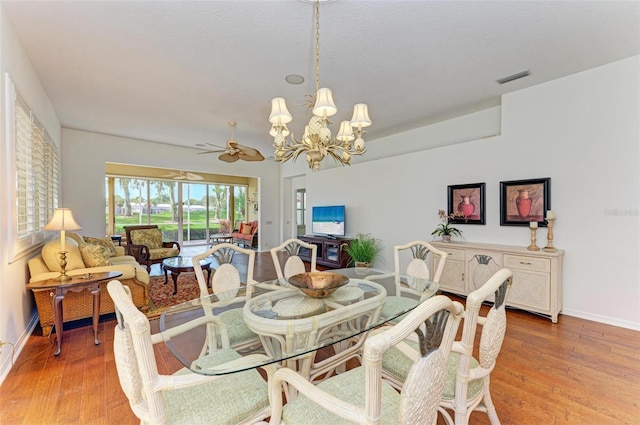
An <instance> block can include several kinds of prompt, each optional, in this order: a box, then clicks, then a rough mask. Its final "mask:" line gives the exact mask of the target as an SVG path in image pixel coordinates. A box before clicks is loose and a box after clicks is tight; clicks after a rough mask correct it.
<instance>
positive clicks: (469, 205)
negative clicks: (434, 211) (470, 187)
mask: <svg viewBox="0 0 640 425" xmlns="http://www.w3.org/2000/svg"><path fill="white" fill-rule="evenodd" d="M461 198H462V201H460V203H459V204H458V211H460V212H461V213H464V215H465V216H466V217H471V214H473V212H474V211H475V210H476V206H475V205H474V204H473V202H471V196H470V195H461Z"/></svg>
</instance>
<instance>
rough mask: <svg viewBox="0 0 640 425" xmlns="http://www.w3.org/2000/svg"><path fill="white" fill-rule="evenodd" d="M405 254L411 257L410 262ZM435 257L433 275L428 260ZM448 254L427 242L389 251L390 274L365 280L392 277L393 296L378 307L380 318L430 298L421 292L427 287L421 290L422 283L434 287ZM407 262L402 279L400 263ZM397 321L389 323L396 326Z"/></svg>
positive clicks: (408, 244)
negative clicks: (431, 284) (392, 266)
mask: <svg viewBox="0 0 640 425" xmlns="http://www.w3.org/2000/svg"><path fill="white" fill-rule="evenodd" d="M407 254H411V258H406V257H408V255H407ZM430 255H431V256H436V258H438V263H437V266H436V269H435V272H434V273H433V274H431V272H430V270H429V256H430ZM448 255H449V254H448V253H447V252H445V251H442V250H439V249H437V248H436V247H434V246H433V245H431V244H430V243H428V242H423V241H413V242H409V243H407V244H405V245H397V246H394V247H393V259H394V272H392V273H385V274H380V275H372V276H367V277H366V278H365V279H367V280H372V281H375V280H383V279H388V278H389V277H393V279H394V285H395V293H394V295H392V296H387V300H386V301H385V303H384V306H383V307H382V311H381V312H380V317H385V318H386V317H391V316H392V315H394V314H395V312H397V311H402V310H406V309H407V308H409V307H411V306H414V305H416V304H418V303H419V302H421V301H424V299H425V298H426V297H427V296H431V292H429V293H428V295H426V294H427V292H425V291H426V290H428V289H429V288H428V287H424V284H425V282H433V283H435V284H437V283H438V282H439V281H440V277H441V276H442V271H443V270H444V265H445V263H446V261H447V256H448ZM402 260H404V261H405V262H406V261H408V263H407V267H406V269H405V272H404V275H403V272H402V270H401V261H402ZM399 320H400V319H399V318H397V319H396V320H393V322H394V323H397V322H398V321H399Z"/></svg>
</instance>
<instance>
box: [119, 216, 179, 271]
mask: <svg viewBox="0 0 640 425" xmlns="http://www.w3.org/2000/svg"><path fill="white" fill-rule="evenodd" d="M124 231H125V233H126V235H127V245H126V247H127V254H129V255H131V256H132V257H134V258H135V259H136V261H137V262H138V263H140V264H142V265H144V266H146V267H147V272H150V271H151V266H152V265H153V264H157V263H162V260H164V259H166V258H171V257H177V256H179V255H180V244H179V243H178V242H176V241H171V242H163V241H162V229H160V228H158V226H157V225H155V224H147V225H140V226H124Z"/></svg>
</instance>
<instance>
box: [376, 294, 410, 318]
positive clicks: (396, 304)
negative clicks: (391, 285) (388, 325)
mask: <svg viewBox="0 0 640 425" xmlns="http://www.w3.org/2000/svg"><path fill="white" fill-rule="evenodd" d="M416 305H418V300H416V299H413V298H409V297H396V296H391V297H387V299H386V300H385V302H384V305H383V306H382V310H380V317H385V318H388V317H392V316H394V315H395V314H397V312H398V311H406V310H407V309H409V308H412V307H415V306H416ZM402 317H404V316H400V317H396V318H395V319H393V320H392V322H394V323H397V322H398V321H400V320H401V319H402Z"/></svg>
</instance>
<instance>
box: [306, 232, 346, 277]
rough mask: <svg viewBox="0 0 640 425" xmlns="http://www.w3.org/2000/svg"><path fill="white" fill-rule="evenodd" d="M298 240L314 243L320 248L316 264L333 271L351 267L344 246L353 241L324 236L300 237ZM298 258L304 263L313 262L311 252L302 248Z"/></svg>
mask: <svg viewBox="0 0 640 425" xmlns="http://www.w3.org/2000/svg"><path fill="white" fill-rule="evenodd" d="M298 239H300V240H301V241H304V242H306V243H312V244H314V245H316V246H317V247H318V250H317V258H316V263H317V264H320V265H322V266H326V267H329V268H332V269H343V268H345V267H347V266H348V265H349V255H347V253H346V252H345V251H344V249H343V248H344V245H347V244H349V242H350V241H351V239H347V238H336V239H334V238H328V237H323V236H298ZM298 256H299V257H300V259H302V261H307V262H310V261H311V250H309V249H306V248H304V247H301V248H300V252H299V253H298Z"/></svg>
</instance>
